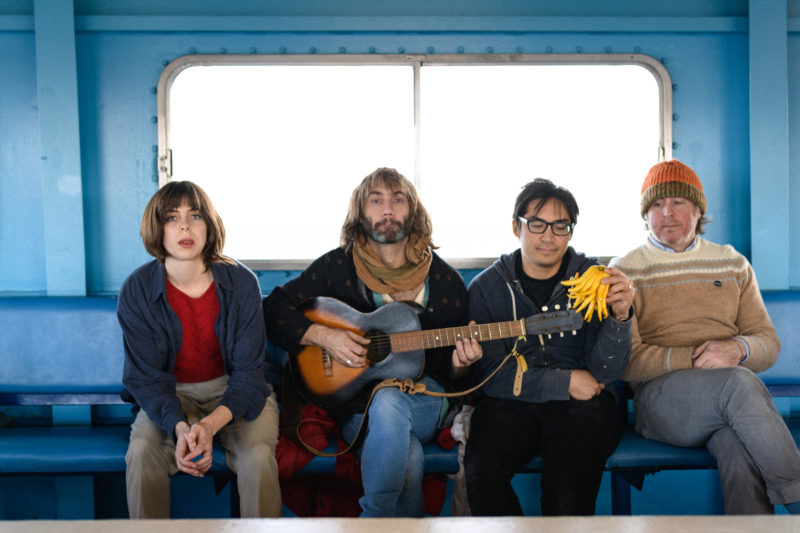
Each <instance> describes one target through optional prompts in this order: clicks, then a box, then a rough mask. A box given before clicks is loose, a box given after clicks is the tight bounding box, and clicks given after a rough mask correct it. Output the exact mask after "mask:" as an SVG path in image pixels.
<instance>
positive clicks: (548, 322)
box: [525, 309, 583, 335]
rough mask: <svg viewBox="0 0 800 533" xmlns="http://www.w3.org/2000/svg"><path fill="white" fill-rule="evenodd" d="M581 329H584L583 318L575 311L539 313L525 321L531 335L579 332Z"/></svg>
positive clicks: (564, 310)
mask: <svg viewBox="0 0 800 533" xmlns="http://www.w3.org/2000/svg"><path fill="white" fill-rule="evenodd" d="M581 327H583V318H581V315H579V314H578V313H576V312H575V310H574V309H563V310H561V311H550V312H547V313H539V314H536V315H533V316H530V317H528V318H526V319H525V331H526V332H527V333H528V334H529V335H548V334H552V333H562V332H565V331H577V330H579V329H581Z"/></svg>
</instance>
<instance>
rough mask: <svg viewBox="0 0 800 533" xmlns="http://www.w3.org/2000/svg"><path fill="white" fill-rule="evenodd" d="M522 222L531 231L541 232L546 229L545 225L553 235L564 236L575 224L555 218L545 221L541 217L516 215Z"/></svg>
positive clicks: (570, 231)
mask: <svg viewBox="0 0 800 533" xmlns="http://www.w3.org/2000/svg"><path fill="white" fill-rule="evenodd" d="M517 218H519V219H520V220H521V221H522V222H524V223H525V224H526V225H527V226H528V231H530V232H531V233H537V234H541V233H544V232H545V231H547V226H550V230H551V231H552V232H553V235H556V236H558V237H564V236H566V235H569V234H570V233H572V228H574V227H575V224H574V223H572V222H564V221H563V220H556V221H555V222H547V221H545V220H542V219H541V218H532V219H530V220H528V219H527V218H525V217H517Z"/></svg>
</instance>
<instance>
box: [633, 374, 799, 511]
mask: <svg viewBox="0 0 800 533" xmlns="http://www.w3.org/2000/svg"><path fill="white" fill-rule="evenodd" d="M634 401H635V406H636V432H637V433H639V434H640V435H642V436H643V437H646V438H648V439H653V440H657V441H660V442H665V443H667V444H671V445H673V446H706V447H707V448H708V451H709V452H711V454H712V455H713V456H714V457H715V458H716V460H717V468H718V471H719V476H720V480H721V482H722V492H723V497H724V499H725V512H726V513H728V514H763V513H772V512H773V508H772V506H773V505H779V504H787V503H792V502H796V501H800V453H798V451H797V446H796V445H795V442H794V439H793V438H792V435H791V433H790V432H789V430H788V428H787V427H786V424H785V423H784V422H783V419H782V418H781V415H780V413H778V411H777V410H776V409H775V405H774V404H773V403H772V397H771V396H770V394H769V391H768V390H767V388H766V387H765V386H764V383H763V382H762V381H761V379H760V378H759V377H758V376H757V375H755V374H754V373H753V372H751V371H750V370H748V369H746V368H743V367H732V368H714V369H708V370H699V369H692V370H680V371H678V372H672V373H670V374H666V375H663V376H660V377H658V378H656V379H654V380H652V381H650V382H648V383H647V384H646V385H644V386H643V387H642V388H641V389H639V390H638V391H637V392H636V396H635V400H634Z"/></svg>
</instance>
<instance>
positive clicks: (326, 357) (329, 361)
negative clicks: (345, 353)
mask: <svg viewBox="0 0 800 533" xmlns="http://www.w3.org/2000/svg"><path fill="white" fill-rule="evenodd" d="M322 371H323V373H324V375H325V377H328V378H329V377H332V376H333V358H332V357H331V355H330V354H329V353H328V351H327V350H325V348H323V349H322Z"/></svg>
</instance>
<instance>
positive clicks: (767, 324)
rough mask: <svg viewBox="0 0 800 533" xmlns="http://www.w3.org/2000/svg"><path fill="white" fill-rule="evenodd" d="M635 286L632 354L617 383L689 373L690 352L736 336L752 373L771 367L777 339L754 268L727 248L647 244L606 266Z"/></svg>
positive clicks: (701, 243)
mask: <svg viewBox="0 0 800 533" xmlns="http://www.w3.org/2000/svg"><path fill="white" fill-rule="evenodd" d="M611 266H614V267H617V268H619V269H621V270H622V271H624V272H625V274H627V275H628V277H629V278H631V280H632V281H633V283H634V287H636V295H635V297H634V300H633V306H634V310H635V318H634V323H633V349H632V352H631V358H630V362H629V363H628V367H627V369H626V370H625V372H624V373H623V375H622V379H625V380H627V381H632V382H645V381H649V380H651V379H654V378H656V377H658V376H660V375H662V374H666V373H667V372H674V371H676V370H682V369H685V368H692V358H691V355H692V350H694V348H695V347H696V346H699V345H700V344H702V343H703V342H705V341H707V340H727V339H730V338H732V337H735V336H738V337H740V338H742V339H744V341H745V342H746V343H747V346H748V347H749V349H750V358H749V359H748V360H747V361H746V362H745V363H744V366H746V367H747V368H749V369H751V370H753V371H754V372H761V371H763V370H766V369H767V368H769V367H771V366H772V365H773V364H774V363H775V360H776V359H777V358H778V352H779V351H780V342H779V341H778V335H777V334H776V333H775V328H774V326H773V325H772V321H771V320H770V319H769V315H768V314H767V310H766V308H765V307H764V301H763V300H762V299H761V293H760V292H759V290H758V283H757V282H756V278H755V275H754V273H753V269H752V267H751V266H750V263H748V261H747V259H746V258H745V257H744V256H742V255H741V254H740V253H739V252H737V251H736V250H734V248H733V247H732V246H730V245H725V246H721V245H718V244H714V243H712V242H709V241H706V240H704V239H702V238H698V239H697V244H696V245H695V247H694V248H692V249H691V250H689V251H688V252H681V253H670V252H665V251H663V250H660V249H659V248H658V247H656V246H654V245H653V244H652V243H651V242H650V241H649V240H648V241H647V243H646V244H644V245H642V246H640V247H639V248H636V249H635V250H633V251H632V252H630V253H628V254H627V255H625V256H622V257H618V258H616V259H614V260H613V261H612V262H611Z"/></svg>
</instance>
